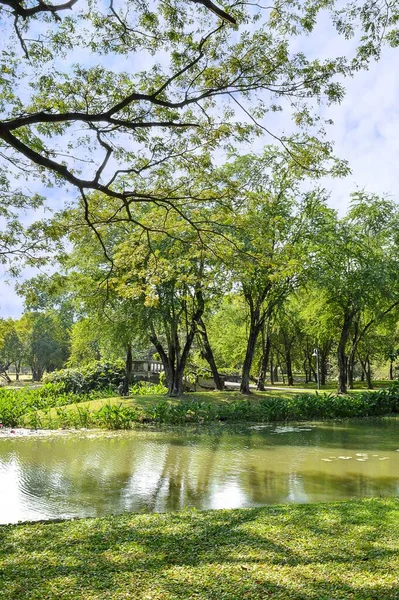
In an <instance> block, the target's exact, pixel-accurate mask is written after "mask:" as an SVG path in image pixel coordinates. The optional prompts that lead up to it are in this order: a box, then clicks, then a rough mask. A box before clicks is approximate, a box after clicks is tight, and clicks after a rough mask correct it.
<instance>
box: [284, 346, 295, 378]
mask: <svg viewBox="0 0 399 600" xmlns="http://www.w3.org/2000/svg"><path fill="white" fill-rule="evenodd" d="M285 364H286V366H287V380H288V385H290V386H292V385H294V375H293V373H292V359H291V352H290V350H287V351H286V353H285Z"/></svg>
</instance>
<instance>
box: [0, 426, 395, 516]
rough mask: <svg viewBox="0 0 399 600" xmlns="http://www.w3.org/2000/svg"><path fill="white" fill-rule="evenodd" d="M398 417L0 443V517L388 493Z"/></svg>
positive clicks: (91, 513) (225, 505)
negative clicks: (330, 422)
mask: <svg viewBox="0 0 399 600" xmlns="http://www.w3.org/2000/svg"><path fill="white" fill-rule="evenodd" d="M398 432H399V421H398V420H397V419H394V418H392V419H381V420H367V421H352V422H346V423H334V424H322V425H317V426H312V427H309V426H298V427H292V426H290V427H276V426H274V427H272V426H252V427H243V426H240V427H228V426H226V425H220V426H215V427H213V428H209V429H201V430H197V431H196V430H194V429H181V430H177V429H165V430H162V431H155V430H152V431H135V432H126V433H117V434H98V435H97V434H95V435H94V434H93V433H86V434H74V435H70V436H52V437H46V438H39V437H38V438H33V437H31V438H19V439H1V440H0V522H1V523H9V522H16V521H18V520H26V519H43V518H45V519H46V518H55V517H72V516H100V515H104V514H108V513H119V512H124V511H135V512H140V511H146V512H149V511H156V512H163V511H173V510H180V509H182V508H184V507H186V506H188V507H195V508H198V509H206V508H233V507H242V506H257V505H262V504H273V503H280V502H314V501H320V500H335V499H346V498H353V497H363V496H386V495H389V496H392V495H394V496H395V495H397V494H398V488H399V470H398V467H399V452H396V450H397V446H398V445H399V438H398Z"/></svg>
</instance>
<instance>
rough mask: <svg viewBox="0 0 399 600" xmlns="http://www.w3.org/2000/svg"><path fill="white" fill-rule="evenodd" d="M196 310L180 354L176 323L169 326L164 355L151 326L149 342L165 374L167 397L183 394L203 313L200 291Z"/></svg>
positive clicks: (197, 293) (199, 291) (197, 296)
mask: <svg viewBox="0 0 399 600" xmlns="http://www.w3.org/2000/svg"><path fill="white" fill-rule="evenodd" d="M196 300H197V309H196V311H195V312H194V314H193V315H192V317H191V322H190V329H189V331H188V332H187V333H186V340H185V343H184V348H183V351H182V352H181V346H180V340H179V333H178V322H174V323H172V324H171V330H170V336H169V339H168V352H167V353H166V352H165V350H164V347H163V346H162V343H161V341H160V340H159V338H158V336H157V334H156V332H155V329H154V327H153V326H152V328H151V329H152V332H151V335H150V340H151V342H152V343H153V344H154V346H155V348H156V350H157V352H158V354H159V356H160V357H161V361H162V364H163V367H164V369H165V374H166V385H167V388H168V396H170V397H179V396H182V394H183V391H184V389H183V374H184V369H185V367H186V364H187V359H188V355H189V353H190V350H191V346H192V344H193V341H194V337H195V334H196V333H197V326H198V323H199V321H200V319H201V317H202V315H203V312H204V307H205V305H204V300H203V297H202V292H201V290H198V291H197V292H196Z"/></svg>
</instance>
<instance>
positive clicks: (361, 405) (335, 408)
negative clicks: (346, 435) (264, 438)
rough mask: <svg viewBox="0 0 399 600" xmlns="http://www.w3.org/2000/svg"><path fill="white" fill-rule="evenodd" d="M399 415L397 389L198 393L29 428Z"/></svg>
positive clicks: (53, 416)
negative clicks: (338, 392)
mask: <svg viewBox="0 0 399 600" xmlns="http://www.w3.org/2000/svg"><path fill="white" fill-rule="evenodd" d="M397 412H399V387H398V386H397V385H395V386H392V387H391V388H389V389H387V390H385V389H383V390H379V391H376V392H362V393H354V394H352V395H350V396H349V395H348V396H337V395H334V394H319V395H316V394H308V393H303V394H296V395H294V394H293V395H287V394H285V392H282V393H281V394H280V395H279V394H278V393H277V392H265V393H257V394H252V395H251V396H250V397H247V398H245V397H243V396H242V395H241V394H239V393H238V392H198V393H192V394H187V395H186V396H185V397H184V398H182V399H167V398H165V397H164V396H136V397H132V398H128V399H123V400H121V399H120V398H107V399H96V400H92V401H88V402H83V403H79V404H70V405H68V406H61V407H54V408H51V409H49V410H47V411H43V410H41V411H38V412H36V413H34V414H33V415H32V414H28V415H25V416H24V418H23V422H24V424H25V425H28V426H31V427H32V426H33V427H39V428H40V427H41V428H49V429H53V428H57V427H64V428H68V427H104V428H107V429H128V428H130V427H132V426H134V424H136V423H166V424H184V423H210V422H215V421H225V422H274V421H307V420H320V419H335V418H348V417H370V416H382V415H388V414H395V413H397Z"/></svg>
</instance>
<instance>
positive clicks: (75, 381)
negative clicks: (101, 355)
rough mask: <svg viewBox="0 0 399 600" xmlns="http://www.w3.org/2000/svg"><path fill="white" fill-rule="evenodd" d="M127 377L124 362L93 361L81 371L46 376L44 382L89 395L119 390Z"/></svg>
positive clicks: (75, 370) (67, 390) (58, 372)
mask: <svg viewBox="0 0 399 600" xmlns="http://www.w3.org/2000/svg"><path fill="white" fill-rule="evenodd" d="M124 377H125V367H124V365H123V363H122V361H117V362H115V363H103V362H100V361H93V362H91V363H89V364H87V365H85V366H84V367H81V368H79V369H62V370H60V371H54V372H53V373H49V374H47V375H45V377H44V381H46V382H51V383H58V384H61V385H63V386H64V390H65V392H72V393H74V394H87V393H88V392H91V391H93V390H106V389H107V388H111V389H113V391H115V390H117V389H118V386H119V383H120V382H121V381H122V380H123V378H124Z"/></svg>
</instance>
